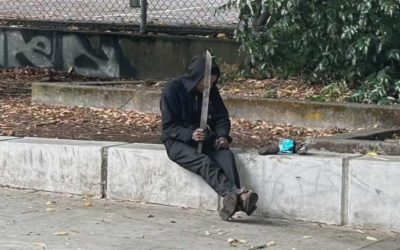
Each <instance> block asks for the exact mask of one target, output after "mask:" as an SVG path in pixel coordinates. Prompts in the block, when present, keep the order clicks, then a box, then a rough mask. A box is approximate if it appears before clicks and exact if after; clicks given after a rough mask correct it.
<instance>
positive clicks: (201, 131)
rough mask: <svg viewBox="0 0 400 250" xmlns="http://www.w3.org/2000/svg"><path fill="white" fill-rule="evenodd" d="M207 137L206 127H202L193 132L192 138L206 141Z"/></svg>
mask: <svg viewBox="0 0 400 250" xmlns="http://www.w3.org/2000/svg"><path fill="white" fill-rule="evenodd" d="M205 137H206V133H205V132H204V129H201V128H198V129H196V130H195V131H194V132H193V134H192V139H193V140H194V141H197V142H199V141H204V138H205Z"/></svg>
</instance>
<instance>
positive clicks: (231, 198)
mask: <svg viewBox="0 0 400 250" xmlns="http://www.w3.org/2000/svg"><path fill="white" fill-rule="evenodd" d="M222 204H223V206H222V208H221V210H219V212H218V214H219V217H221V219H222V220H224V221H227V220H229V219H230V218H231V217H232V215H233V214H234V213H235V212H236V207H237V205H238V195H237V194H228V195H226V196H225V197H224V199H223V203H222Z"/></svg>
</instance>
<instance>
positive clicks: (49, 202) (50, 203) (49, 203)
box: [46, 201, 56, 206]
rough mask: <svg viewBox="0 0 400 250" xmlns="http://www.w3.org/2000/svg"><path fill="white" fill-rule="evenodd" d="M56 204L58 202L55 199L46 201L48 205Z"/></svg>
mask: <svg viewBox="0 0 400 250" xmlns="http://www.w3.org/2000/svg"><path fill="white" fill-rule="evenodd" d="M55 204H56V202H55V201H48V202H46V205H47V206H50V205H55Z"/></svg>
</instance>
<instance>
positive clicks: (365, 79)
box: [223, 0, 400, 104]
mask: <svg viewBox="0 0 400 250" xmlns="http://www.w3.org/2000/svg"><path fill="white" fill-rule="evenodd" d="M233 7H236V8H238V10H239V19H240V24H239V27H238V29H237V30H236V38H237V39H238V41H240V42H241V44H242V48H243V49H245V50H246V51H247V52H248V54H249V55H250V58H251V60H250V61H251V64H252V66H253V67H254V68H255V69H257V70H258V71H262V72H265V73H267V74H268V75H270V76H278V77H288V76H301V77H303V78H304V79H305V80H307V81H309V82H316V81H318V82H321V81H322V82H324V83H326V84H330V83H335V82H343V81H344V82H346V83H347V85H348V86H349V87H351V88H358V91H357V92H356V94H355V95H354V96H353V97H352V98H350V99H351V100H352V101H357V102H368V103H381V104H387V103H393V102H396V101H399V93H400V89H399V86H400V82H399V81H400V2H399V1H398V0H353V1H348V0H335V1H332V0H309V1H300V0H231V1H230V2H229V3H228V4H227V5H225V6H224V7H223V8H233Z"/></svg>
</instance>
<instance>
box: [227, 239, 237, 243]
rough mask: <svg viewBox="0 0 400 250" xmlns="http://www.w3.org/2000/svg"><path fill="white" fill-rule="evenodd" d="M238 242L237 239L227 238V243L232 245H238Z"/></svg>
mask: <svg viewBox="0 0 400 250" xmlns="http://www.w3.org/2000/svg"><path fill="white" fill-rule="evenodd" d="M238 242H239V241H238V240H237V239H234V238H228V243H229V244H232V243H238Z"/></svg>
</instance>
